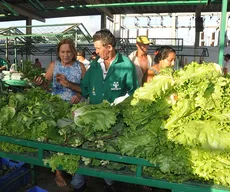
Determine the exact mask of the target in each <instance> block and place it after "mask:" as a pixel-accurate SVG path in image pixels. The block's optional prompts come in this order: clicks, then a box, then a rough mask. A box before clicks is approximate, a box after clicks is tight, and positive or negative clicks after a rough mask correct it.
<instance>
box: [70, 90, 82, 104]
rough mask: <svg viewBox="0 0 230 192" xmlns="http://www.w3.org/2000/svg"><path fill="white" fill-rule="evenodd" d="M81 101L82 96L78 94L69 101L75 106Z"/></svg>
mask: <svg viewBox="0 0 230 192" xmlns="http://www.w3.org/2000/svg"><path fill="white" fill-rule="evenodd" d="M81 99H82V95H81V94H80V93H77V95H74V96H73V97H72V98H71V100H70V103H71V104H77V103H79V102H80V101H81Z"/></svg>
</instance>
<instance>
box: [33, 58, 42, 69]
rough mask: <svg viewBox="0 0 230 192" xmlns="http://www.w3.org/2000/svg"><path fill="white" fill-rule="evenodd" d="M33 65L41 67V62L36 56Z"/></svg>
mask: <svg viewBox="0 0 230 192" xmlns="http://www.w3.org/2000/svg"><path fill="white" fill-rule="evenodd" d="M34 66H35V67H38V68H42V64H41V62H40V61H39V59H38V58H36V59H35V62H34Z"/></svg>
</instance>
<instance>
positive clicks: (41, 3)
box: [35, 0, 46, 11]
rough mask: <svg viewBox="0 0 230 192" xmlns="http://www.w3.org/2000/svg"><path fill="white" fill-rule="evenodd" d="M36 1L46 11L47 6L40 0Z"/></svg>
mask: <svg viewBox="0 0 230 192" xmlns="http://www.w3.org/2000/svg"><path fill="white" fill-rule="evenodd" d="M35 1H36V3H37V4H38V5H39V7H41V9H42V10H43V11H44V10H46V8H45V6H44V5H43V4H42V3H41V2H40V1H39V0H35Z"/></svg>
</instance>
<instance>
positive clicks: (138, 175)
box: [0, 136, 230, 192]
mask: <svg viewBox="0 0 230 192" xmlns="http://www.w3.org/2000/svg"><path fill="white" fill-rule="evenodd" d="M0 140H1V142H6V143H12V144H16V145H22V146H27V147H32V148H36V149H37V153H36V154H34V153H32V155H30V154H15V153H14V154H13V153H6V152H0V156H1V157H6V158H10V159H13V160H18V161H23V162H25V163H29V164H31V167H32V168H33V166H34V165H38V166H44V167H48V166H45V165H44V163H43V159H44V158H45V152H46V151H54V152H63V153H67V154H75V155H80V156H84V157H90V158H97V159H103V160H109V161H113V162H118V163H126V164H129V165H135V166H136V172H135V173H134V172H126V171H115V170H108V169H101V168H94V167H89V166H83V165H81V166H79V168H78V171H77V172H78V173H80V174H84V175H89V176H95V177H101V178H109V179H112V180H116V181H121V182H127V183H134V184H140V185H148V186H153V187H158V188H164V189H171V190H172V192H195V191H196V192H211V191H212V192H226V191H230V188H227V187H222V186H213V185H209V184H201V183H196V182H186V183H173V182H168V181H166V180H157V179H154V178H151V177H145V176H143V174H142V167H143V166H153V165H152V164H150V163H149V162H148V161H146V160H145V159H142V158H135V157H128V156H122V155H119V154H112V153H102V152H96V151H89V150H84V149H81V148H70V147H65V146H60V145H53V144H49V143H41V142H36V141H30V140H23V139H16V138H12V137H7V136H0ZM32 176H33V179H35V175H34V174H33V175H32Z"/></svg>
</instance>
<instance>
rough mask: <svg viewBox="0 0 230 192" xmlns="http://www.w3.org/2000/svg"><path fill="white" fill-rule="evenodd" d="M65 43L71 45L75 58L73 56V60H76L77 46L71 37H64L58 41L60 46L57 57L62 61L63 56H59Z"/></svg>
mask: <svg viewBox="0 0 230 192" xmlns="http://www.w3.org/2000/svg"><path fill="white" fill-rule="evenodd" d="M64 44H68V45H69V47H70V50H71V52H72V53H73V58H72V61H76V57H75V56H76V52H77V51H76V48H75V45H74V41H73V39H71V38H67V39H62V40H61V41H60V42H59V43H58V46H57V55H58V57H57V59H58V60H59V61H61V58H60V56H59V51H60V47H61V46H62V45H64Z"/></svg>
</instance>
